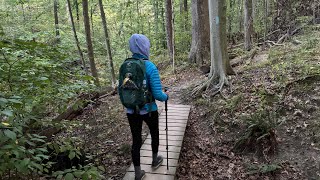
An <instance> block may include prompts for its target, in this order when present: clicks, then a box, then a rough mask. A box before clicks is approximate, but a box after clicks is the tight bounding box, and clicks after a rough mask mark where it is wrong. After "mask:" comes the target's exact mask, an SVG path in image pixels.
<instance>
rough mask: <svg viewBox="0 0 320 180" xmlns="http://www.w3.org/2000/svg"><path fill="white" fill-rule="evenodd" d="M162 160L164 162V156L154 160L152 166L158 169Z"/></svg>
mask: <svg viewBox="0 0 320 180" xmlns="http://www.w3.org/2000/svg"><path fill="white" fill-rule="evenodd" d="M162 162H163V157H162V156H158V157H157V159H156V160H155V161H152V165H151V167H152V168H154V169H157V168H158V167H159V166H160V165H161V164H162Z"/></svg>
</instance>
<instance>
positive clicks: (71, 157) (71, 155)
mask: <svg viewBox="0 0 320 180" xmlns="http://www.w3.org/2000/svg"><path fill="white" fill-rule="evenodd" d="M75 156H76V153H75V152H74V151H71V152H70V153H69V156H68V157H69V159H70V160H72V159H73V158H74V157H75Z"/></svg>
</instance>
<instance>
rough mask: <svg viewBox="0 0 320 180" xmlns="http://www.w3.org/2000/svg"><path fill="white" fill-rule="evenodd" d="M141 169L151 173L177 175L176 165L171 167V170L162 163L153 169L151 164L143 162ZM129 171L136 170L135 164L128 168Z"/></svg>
mask: <svg viewBox="0 0 320 180" xmlns="http://www.w3.org/2000/svg"><path fill="white" fill-rule="evenodd" d="M141 169H143V170H144V171H145V172H146V173H150V174H165V175H175V174H176V170H177V168H176V167H170V168H169V171H168V170H167V166H164V165H161V166H160V167H158V168H157V169H153V168H152V167H151V166H150V165H145V164H141ZM127 171H129V172H134V167H133V164H131V166H130V167H129V169H128V170H127Z"/></svg>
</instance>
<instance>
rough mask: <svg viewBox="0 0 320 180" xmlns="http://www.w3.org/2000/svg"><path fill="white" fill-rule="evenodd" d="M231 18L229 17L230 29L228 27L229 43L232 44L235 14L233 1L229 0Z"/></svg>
mask: <svg viewBox="0 0 320 180" xmlns="http://www.w3.org/2000/svg"><path fill="white" fill-rule="evenodd" d="M229 7H230V10H229V17H228V21H229V27H228V38H229V42H231V37H232V21H233V13H232V8H233V0H229Z"/></svg>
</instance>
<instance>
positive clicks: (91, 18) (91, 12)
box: [90, 0, 94, 42]
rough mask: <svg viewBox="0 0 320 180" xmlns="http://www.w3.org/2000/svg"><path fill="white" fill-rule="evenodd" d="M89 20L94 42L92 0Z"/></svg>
mask: <svg viewBox="0 0 320 180" xmlns="http://www.w3.org/2000/svg"><path fill="white" fill-rule="evenodd" d="M90 4H91V5H90V21H91V30H92V35H91V37H92V41H93V42H94V29H93V17H92V16H93V11H94V5H93V0H91V3H90Z"/></svg>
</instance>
